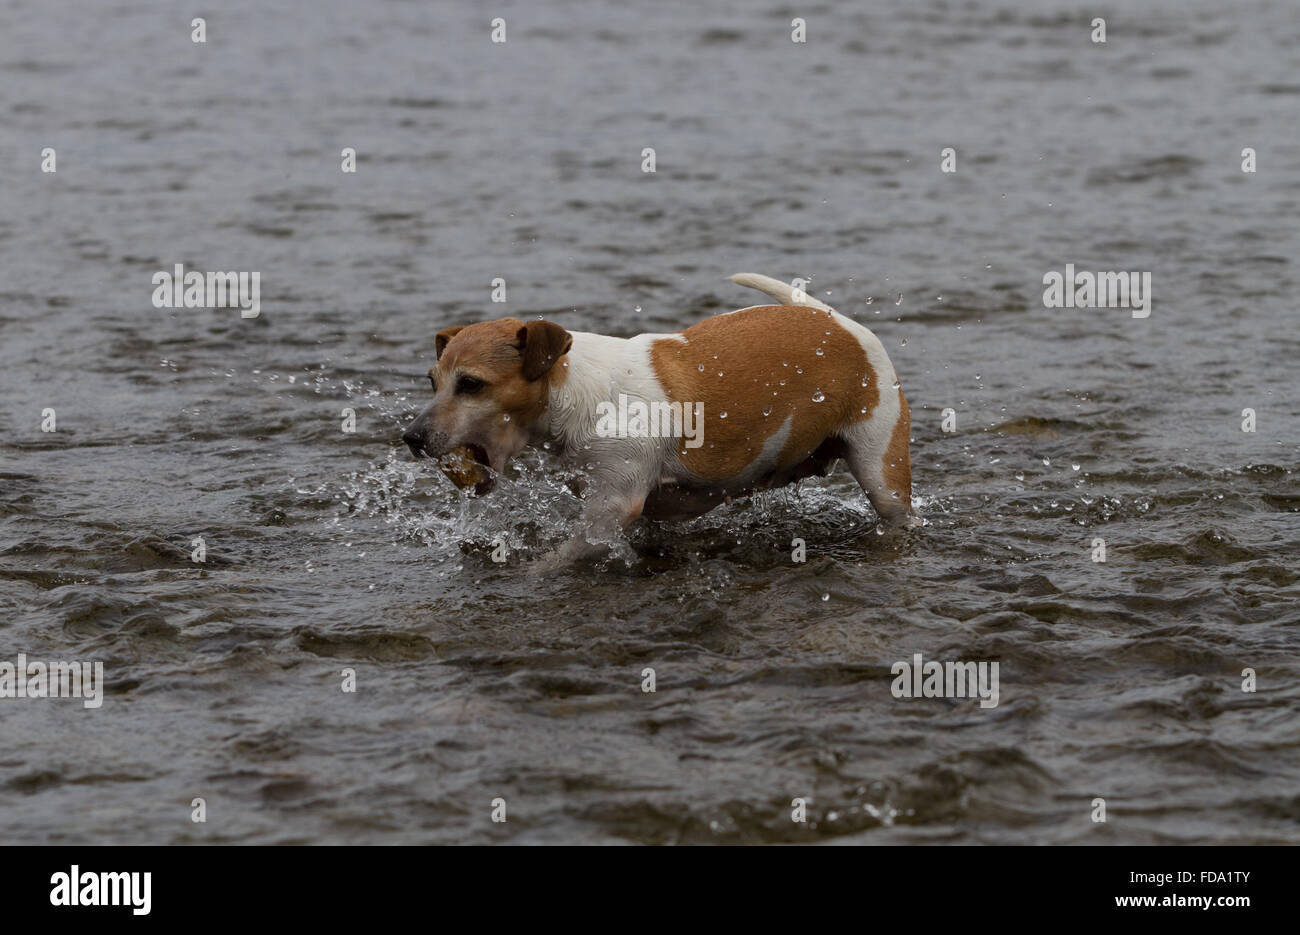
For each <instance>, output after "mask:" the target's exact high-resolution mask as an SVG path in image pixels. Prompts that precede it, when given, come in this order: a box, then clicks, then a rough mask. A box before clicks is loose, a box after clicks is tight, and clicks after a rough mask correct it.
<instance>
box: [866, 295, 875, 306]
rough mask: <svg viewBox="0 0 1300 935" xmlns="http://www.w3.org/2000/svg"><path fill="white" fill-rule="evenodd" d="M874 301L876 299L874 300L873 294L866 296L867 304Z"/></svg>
mask: <svg viewBox="0 0 1300 935" xmlns="http://www.w3.org/2000/svg"><path fill="white" fill-rule="evenodd" d="M874 301H876V300H875V298H874V297H873V296H867V304H868V305H870V304H871V303H872V302H874Z"/></svg>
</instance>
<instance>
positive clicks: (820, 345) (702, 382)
mask: <svg viewBox="0 0 1300 935" xmlns="http://www.w3.org/2000/svg"><path fill="white" fill-rule="evenodd" d="M680 333H681V335H682V336H683V337H684V338H686V342H685V343H683V342H681V341H677V340H674V339H667V338H665V339H662V340H659V341H656V342H654V344H653V345H652V347H651V351H650V359H651V364H652V365H653V367H654V371H655V375H656V376H657V377H658V378H659V382H660V383H661V384H662V385H663V386H664V387H665V389H666V391H667V393H668V396H669V400H670V401H672V402H680V403H683V404H687V405H690V404H693V403H697V402H699V403H703V404H704V444H703V445H702V446H701V447H699V448H687V447H685V446H684V445H682V446H680V447H679V449H678V457H679V458H680V460H681V462H682V464H683V466H685V467H686V469H687V470H688V471H690V472H691V473H692V474H693V475H695V476H696V477H697V478H699V479H700V480H703V481H708V482H724V481H727V480H730V479H732V478H735V477H736V476H737V475H739V474H741V473H742V472H743V471H744V469H745V468H746V466H748V465H749V464H750V463H751V462H753V461H754V459H755V458H756V457H757V456H758V455H759V453H760V452H761V451H762V450H763V446H764V444H765V443H766V442H767V440H768V438H769V437H771V436H772V435H774V434H776V433H777V432H779V431H780V430H781V427H782V426H783V425H784V424H785V423H786V421H787V419H789V420H790V423H791V424H790V434H789V436H788V437H787V439H786V441H785V444H784V445H783V446H782V449H781V451H780V454H779V456H778V459H777V464H776V465H774V468H775V469H777V470H784V469H787V468H790V467H792V466H793V465H796V464H798V463H799V462H802V461H803V460H804V459H806V458H807V457H808V456H809V455H810V454H811V453H812V452H813V451H814V450H815V449H816V448H817V446H818V445H820V444H821V443H822V442H823V441H824V440H825V439H826V438H827V437H828V436H830V435H832V434H833V433H835V432H836V431H838V430H840V429H842V428H843V427H845V426H847V425H850V424H852V423H853V422H856V421H859V420H861V419H866V418H869V417H870V415H871V413H872V411H873V410H874V409H875V407H876V404H877V403H878V402H879V399H880V391H879V388H878V386H877V382H878V380H877V376H876V373H875V370H874V369H873V368H872V367H871V365H870V363H869V362H868V361H867V355H866V352H865V351H863V349H862V345H861V344H859V343H858V340H857V338H856V337H854V336H853V335H852V334H850V333H849V332H848V331H846V330H845V329H844V328H843V327H841V326H840V325H839V324H837V323H836V322H835V320H834V319H833V318H831V316H830V315H829V314H828V313H827V312H825V311H824V310H820V309H814V308H809V307H806V306H798V305H761V306H757V307H755V308H749V309H742V310H741V311H738V312H731V313H730V314H726V315H716V316H714V317H713V318H707V319H705V320H704V321H702V322H700V323H699V324H696V325H692V326H691V327H690V328H687V329H686V330H685V331H682V332H680ZM819 350H820V351H821V353H820V354H818V351H819ZM719 374H721V375H719ZM791 417H793V418H791ZM904 440H906V436H904Z"/></svg>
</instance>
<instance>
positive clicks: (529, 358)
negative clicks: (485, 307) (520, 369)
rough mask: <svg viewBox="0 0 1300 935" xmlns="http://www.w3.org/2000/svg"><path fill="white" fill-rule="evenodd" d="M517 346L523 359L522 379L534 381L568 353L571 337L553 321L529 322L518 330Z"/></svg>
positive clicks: (571, 344)
mask: <svg viewBox="0 0 1300 935" xmlns="http://www.w3.org/2000/svg"><path fill="white" fill-rule="evenodd" d="M517 346H518V347H519V353H520V355H521V356H522V357H523V359H524V379H525V380H536V379H537V378H538V377H541V376H544V375H545V374H546V373H547V372H548V371H549V370H550V369H551V368H552V367H554V366H555V362H556V361H557V360H559V359H560V358H561V357H563V356H564V355H565V354H567V353H569V348H570V347H572V346H573V335H571V334H569V332H567V331H565V330H564V329H563V328H561V327H560V326H559V325H557V324H556V323H555V322H553V321H530V322H529V323H528V324H526V325H524V326H523V327H522V328H520V329H519V335H518V345H517Z"/></svg>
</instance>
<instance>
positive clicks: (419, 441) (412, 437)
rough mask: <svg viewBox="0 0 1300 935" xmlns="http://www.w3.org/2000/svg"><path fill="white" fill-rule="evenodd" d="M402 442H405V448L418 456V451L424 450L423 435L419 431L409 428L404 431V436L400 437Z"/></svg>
mask: <svg viewBox="0 0 1300 935" xmlns="http://www.w3.org/2000/svg"><path fill="white" fill-rule="evenodd" d="M402 441H404V442H406V447H408V448H410V449H411V451H412V452H413V453H415V454H417V455H418V454H419V453H420V450H421V449H423V448H424V441H425V438H424V433H423V432H421V431H420V430H419V429H415V428H409V429H407V430H406V434H405V435H403V436H402Z"/></svg>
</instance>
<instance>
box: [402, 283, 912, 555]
mask: <svg viewBox="0 0 1300 935" xmlns="http://www.w3.org/2000/svg"><path fill="white" fill-rule="evenodd" d="M731 281H733V282H735V283H737V284H739V285H742V286H748V287H750V288H754V289H757V290H759V291H760V292H763V293H765V294H767V295H768V296H771V297H772V298H773V299H775V300H776V301H777V302H779V303H780V304H779V305H754V306H750V307H748V308H742V309H739V310H738V311H734V312H725V313H723V314H720V315H715V316H714V317H712V318H707V319H705V320H704V321H701V322H699V323H698V324H695V325H692V326H691V327H689V328H687V329H686V330H684V331H679V332H676V333H673V334H640V335H637V336H636V337H632V338H615V337H608V336H606V335H601V334H588V333H584V332H579V331H566V330H565V329H564V328H562V327H561V326H560V325H558V324H556V323H555V322H552V321H540V320H539V321H528V322H524V321H519V320H518V319H515V318H502V319H498V320H496V321H485V322H479V323H478V324H472V325H458V326H455V327H452V328H447V329H445V330H443V331H440V332H438V334H437V336H436V337H435V339H434V348H435V351H436V353H437V363H435V364H434V366H433V367H431V368H430V369H429V379H430V382H431V384H432V386H433V394H434V395H433V402H432V404H430V405H429V407H428V408H427V409H425V410H424V411H423V412H422V413H420V415H419V416H418V417H416V419H415V420H414V421H413V422H412V423H411V425H410V426H409V427H408V428H407V430H406V432H405V434H403V436H402V441H404V442H405V443H406V445H407V446H408V447H409V448H410V450H411V453H412V455H413V456H414V457H415V458H417V459H419V458H422V457H429V458H434V459H438V458H441V457H443V456H444V455H446V454H447V453H448V452H451V451H452V450H453V449H459V450H460V451H462V452H464V451H467V452H468V453H469V455H470V456H471V457H472V458H473V460H474V461H475V462H477V463H478V464H479V465H481V466H483V467H484V468H490V470H491V472H492V474H491V475H488V474H487V472H486V471H484V472H483V473H484V475H485V476H488V477H489V478H490V479H489V480H488V481H487V482H486V483H480V484H479V485H478V489H479V491H480V492H486V491H487V490H488V489H490V488H491V486H492V483H493V482H494V480H495V476H496V475H497V474H499V473H500V472H501V471H502V470H503V469H504V468H505V466H506V463H507V462H508V461H509V460H510V459H511V458H513V457H514V456H515V455H517V454H518V453H519V452H520V451H521V450H523V448H525V447H527V446H530V445H531V446H538V445H542V444H544V443H546V444H547V447H548V448H549V449H550V450H551V451H553V452H555V453H556V454H558V455H560V456H561V457H566V456H567V457H568V458H571V459H573V460H576V461H577V462H580V463H582V464H584V465H586V466H587V467H588V468H589V475H590V477H589V481H588V485H587V487H586V489H584V490H583V491H582V496H583V501H584V504H583V510H582V525H583V531H582V532H579V533H578V534H577V535H576V536H575V537H574V538H573V539H571V540H569V541H568V542H566V543H565V544H564V545H563V546H561V547H560V550H559V558H560V559H561V560H573V559H576V558H581V557H587V556H593V555H597V554H600V553H601V552H603V551H604V548H605V547H604V546H601V545H599V543H600V542H602V541H603V542H609V541H611V540H612V537H614V536H616V535H617V534H618V533H619V532H620V531H621V530H623V529H625V528H626V527H627V526H628V525H630V524H631V523H632V522H634V521H635V520H636V519H638V518H639V517H642V516H644V517H647V518H648V519H670V520H671V519H687V518H691V517H695V516H700V515H702V514H704V513H707V512H708V511H709V510H712V509H713V508H714V507H716V506H718V505H719V504H722V503H724V502H730V501H731V500H732V499H733V498H736V497H741V496H746V495H749V494H752V493H753V492H755V491H758V490H765V489H770V488H774V487H782V486H785V485H786V484H790V483H792V482H794V481H797V480H800V479H802V478H805V477H812V476H824V475H826V474H828V473H829V472H830V470H831V468H832V466H833V464H834V462H835V461H836V460H837V459H840V458H842V459H844V460H845V461H846V462H847V464H848V468H849V471H850V472H851V473H852V474H853V477H854V479H855V480H857V482H858V484H859V485H860V486H861V487H862V489H863V490H864V491H866V494H867V497H868V499H869V500H870V502H871V505H872V506H873V507H874V508H875V511H876V512H877V513H878V514H879V515H880V517H881V518H882V519H883V520H884V521H885V522H886V523H889V524H891V525H899V526H915V525H920V524H921V519H920V517H919V516H918V515H917V513H916V512H915V510H914V509H913V507H912V469H911V459H910V454H909V433H910V430H911V421H910V415H909V412H908V407H907V398H906V397H905V396H904V395H903V390H902V387H901V385H900V383H899V379H898V376H897V374H896V373H895V372H894V366H893V364H892V363H891V362H890V360H889V355H888V354H886V353H885V348H884V346H883V345H882V344H881V343H880V341H879V339H878V338H876V336H875V335H874V334H872V333H871V332H870V331H869V330H868V329H867V328H865V327H863V326H862V325H860V324H858V323H857V322H855V321H853V320H851V319H849V318H846V317H845V316H844V315H841V314H840V313H839V312H837V311H835V310H834V309H833V308H831V307H830V306H829V305H827V304H825V303H824V302H821V301H819V300H818V299H816V298H813V297H812V296H810V295H808V294H807V293H806V292H804V291H803V290H802V289H798V288H796V287H794V286H790V285H787V284H785V283H783V282H781V281H779V280H776V279H773V278H771V277H770V276H760V275H757V274H754V273H738V274H737V275H735V276H732V277H731ZM627 400H631V401H633V402H634V403H640V404H642V405H643V407H645V408H649V407H652V406H655V405H658V406H660V407H662V406H663V405H664V404H665V403H670V404H681V407H682V409H681V410H678V411H682V410H684V409H685V407H688V406H689V407H692V410H691V411H693V412H695V413H702V416H703V420H704V421H703V423H702V426H701V427H702V428H703V429H704V431H703V432H702V434H701V437H697V438H695V439H693V440H692V439H687V438H683V437H681V436H678V437H671V436H669V437H665V436H664V435H662V434H659V435H655V434H653V433H648V432H642V431H638V432H636V433H633V432H631V431H624V432H616V433H611V432H609V431H608V422H607V423H606V424H605V425H604V426H601V425H600V419H601V416H600V414H599V413H600V412H601V411H602V408H603V410H604V411H605V412H608V410H609V407H610V406H611V405H613V404H614V403H615V402H616V401H620V402H626V401H627ZM661 411H662V410H661ZM628 424H629V425H631V424H632V420H629V422H628ZM602 428H603V429H605V430H603V431H602V430H601V429H602ZM611 434H612V435H613V437H610V436H611Z"/></svg>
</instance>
